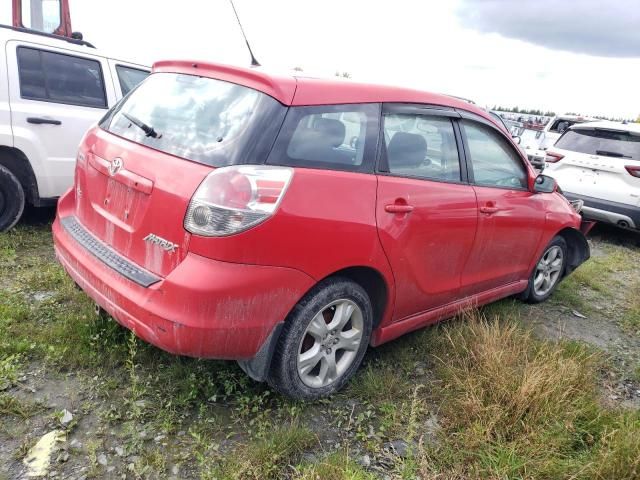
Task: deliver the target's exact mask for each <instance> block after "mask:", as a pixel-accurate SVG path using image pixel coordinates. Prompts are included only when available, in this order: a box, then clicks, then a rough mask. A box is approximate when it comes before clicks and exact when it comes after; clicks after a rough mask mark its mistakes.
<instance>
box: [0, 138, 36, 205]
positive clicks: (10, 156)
mask: <svg viewBox="0 0 640 480" xmlns="http://www.w3.org/2000/svg"><path fill="white" fill-rule="evenodd" d="M0 165H2V166H4V167H5V168H7V169H8V170H9V171H10V172H11V173H13V174H14V175H15V176H16V178H17V179H18V180H19V181H20V184H21V185H22V188H23V190H24V194H25V198H26V201H27V203H30V204H31V205H35V206H39V205H40V195H39V193H38V181H37V179H36V175H35V173H34V171H33V168H32V167H31V163H30V162H29V159H28V158H27V156H26V155H25V154H24V153H23V152H22V151H21V150H19V149H17V148H14V147H7V146H4V145H2V146H0Z"/></svg>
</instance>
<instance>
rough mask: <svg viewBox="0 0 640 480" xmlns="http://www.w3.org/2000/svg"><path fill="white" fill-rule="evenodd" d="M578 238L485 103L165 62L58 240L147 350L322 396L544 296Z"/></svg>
mask: <svg viewBox="0 0 640 480" xmlns="http://www.w3.org/2000/svg"><path fill="white" fill-rule="evenodd" d="M580 228H581V218H580V216H579V215H578V214H577V213H576V211H575V210H573V208H572V206H571V205H570V204H569V202H568V201H567V200H566V199H565V198H564V197H563V196H562V195H560V194H559V193H557V192H556V187H555V183H554V181H553V179H551V178H549V177H545V176H542V175H538V176H536V174H535V173H534V171H533V170H532V169H531V167H530V166H529V164H528V162H527V160H526V158H524V157H523V156H522V155H521V153H520V151H519V150H518V148H517V146H516V145H515V144H514V143H513V141H512V140H511V138H510V137H509V136H508V135H506V134H505V133H504V132H503V131H502V130H501V128H500V127H499V126H498V125H497V124H496V123H495V122H494V121H493V119H492V118H491V116H490V115H489V114H487V113H486V112H484V111H483V110H481V109H479V108H476V107H475V106H473V105H470V104H468V103H465V102H463V101H459V100H456V99H454V98H451V97H447V96H442V95H434V94H430V93H425V92H420V91H414V90H408V89H402V88H394V87H386V86H374V85H366V84H358V83H354V82H350V81H340V80H337V79H336V80H319V79H313V78H304V77H278V76H272V75H269V74H266V73H264V72H263V71H261V70H255V69H243V68H235V67H229V66H223V65H216V64H205V63H194V62H177V61H171V62H159V63H157V64H156V65H155V66H154V69H153V74H152V75H151V76H150V77H149V78H148V79H147V80H145V81H144V82H143V83H142V84H140V86H139V87H138V88H137V89H135V90H134V91H133V92H132V93H131V94H130V95H129V96H128V97H126V98H125V99H124V100H123V101H122V102H121V103H119V104H118V105H117V106H115V107H114V108H113V109H111V110H110V111H109V112H108V113H107V114H106V115H105V117H104V118H103V119H102V120H101V121H100V123H99V125H98V126H96V127H95V128H93V129H92V130H90V131H89V132H88V133H87V134H86V136H85V138H84V139H83V141H82V144H81V146H80V149H79V151H78V158H77V167H76V175H75V185H74V187H73V188H72V189H71V190H69V191H68V192H67V193H66V194H65V195H64V196H63V197H62V198H61V199H60V202H59V205H58V214H57V218H56V220H55V223H54V225H53V233H54V240H55V249H56V254H57V256H58V259H59V260H60V262H61V263H62V265H63V266H64V268H65V269H66V271H67V272H68V273H69V275H70V276H71V277H72V278H73V279H74V280H75V281H76V282H77V283H78V285H79V286H80V287H81V288H82V289H84V290H85V291H86V293H87V294H88V295H89V296H90V297H91V298H92V299H93V300H95V302H96V303H97V304H98V305H99V306H100V307H101V308H102V309H104V310H106V311H107V312H108V313H109V314H110V315H111V316H113V318H115V319H116V320H117V321H118V322H119V323H121V324H122V325H124V326H125V327H127V328H129V329H131V330H133V331H134V332H135V333H136V334H137V335H138V336H139V337H141V338H143V339H144V340H146V341H148V342H150V343H152V344H154V345H156V346H158V347H160V348H162V349H164V350H167V351H169V352H172V353H175V354H180V355H188V356H193V357H207V358H220V359H233V360H237V361H238V362H239V364H240V365H241V367H242V368H243V369H244V370H245V371H246V372H247V374H249V375H250V376H251V377H252V378H254V379H256V380H259V381H264V380H266V381H268V382H269V383H270V384H271V385H272V386H273V387H274V388H275V389H277V390H279V391H280V392H282V393H284V394H286V395H289V396H291V397H294V398H299V399H314V398H318V397H322V396H325V395H328V394H331V393H332V392H335V391H336V390H338V389H339V388H341V387H342V386H343V385H344V384H345V383H346V382H347V381H348V379H349V378H350V377H351V376H352V375H353V374H354V372H355V371H356V369H357V368H358V366H359V365H360V362H361V360H362V357H363V356H364V353H365V350H366V349H367V347H368V346H369V345H372V346H377V345H380V344H382V343H384V342H387V341H389V340H393V339H394V338H397V337H399V336H400V335H402V334H404V333H406V332H409V331H412V330H416V329H418V328H421V327H424V326H425V325H429V324H431V323H434V322H436V321H438V320H441V319H444V318H446V317H451V316H452V315H454V314H456V313H457V312H459V311H460V310H461V309H463V308H465V307H468V306H475V305H482V304H486V303H488V302H492V301H494V300H498V299H500V298H504V297H507V296H510V295H519V296H520V297H521V298H522V299H524V300H527V301H530V302H540V301H543V300H545V299H547V298H548V297H549V296H550V295H551V293H552V292H553V290H554V289H555V288H556V286H557V285H558V282H559V281H560V280H561V279H562V277H563V276H565V275H567V274H568V273H570V272H571V271H572V270H573V269H575V268H576V267H577V266H578V265H580V264H581V263H582V262H583V261H585V260H586V259H587V258H588V257H589V247H588V244H587V242H586V240H585V237H584V235H583V233H582V232H581V230H580Z"/></svg>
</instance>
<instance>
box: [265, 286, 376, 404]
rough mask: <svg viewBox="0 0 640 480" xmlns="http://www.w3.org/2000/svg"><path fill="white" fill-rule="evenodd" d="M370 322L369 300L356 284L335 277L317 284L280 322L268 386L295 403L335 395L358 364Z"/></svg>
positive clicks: (363, 349) (371, 322)
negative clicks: (278, 336) (283, 322)
mask: <svg viewBox="0 0 640 480" xmlns="http://www.w3.org/2000/svg"><path fill="white" fill-rule="evenodd" d="M372 324H373V309H372V307H371V300H370V299H369V296H368V295H367V292H365V290H364V289H363V288H362V287H361V286H360V285H358V284H357V283H355V282H353V281H351V280H348V279H346V278H341V277H335V278H329V279H327V280H324V281H322V282H320V283H319V284H318V285H316V286H315V287H314V288H313V289H312V290H311V291H310V292H309V293H307V294H306V295H305V296H304V297H303V299H302V300H300V301H299V302H298V304H297V305H296V306H295V307H294V309H293V311H292V312H291V313H290V314H289V317H288V318H287V321H286V322H285V325H284V327H283V329H282V333H281V335H280V338H279V339H278V344H277V346H276V350H275V352H274V355H273V360H272V362H271V367H270V373H269V378H268V382H269V385H271V386H272V387H273V388H274V389H275V390H277V391H278V392H280V393H282V394H284V395H288V396H290V397H292V398H295V399H297V400H316V399H318V398H321V397H326V396H328V395H331V394H332V393H335V392H337V391H338V390H340V389H341V388H342V387H343V386H344V385H345V384H346V383H347V382H348V381H349V379H350V378H351V377H352V376H353V374H354V373H355V372H356V370H357V369H358V367H359V366H360V363H361V362H362V358H363V357H364V354H365V352H366V350H367V346H368V344H369V339H370V337H371V328H372ZM341 347H345V348H341Z"/></svg>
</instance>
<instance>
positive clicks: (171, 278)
mask: <svg viewBox="0 0 640 480" xmlns="http://www.w3.org/2000/svg"><path fill="white" fill-rule="evenodd" d="M60 220H61V219H60V217H57V218H56V220H55V222H54V224H53V238H54V245H55V251H56V256H57V258H58V260H59V261H60V263H61V264H62V266H63V267H64V269H65V270H66V271H67V273H68V274H69V275H70V276H71V277H72V278H73V280H75V282H76V283H77V284H78V285H79V286H80V287H81V288H82V289H83V290H84V291H85V292H86V293H87V295H89V297H91V298H92V299H93V300H94V301H95V302H96V303H97V304H98V305H100V306H101V307H102V308H103V309H105V310H106V311H107V312H108V313H109V314H110V315H111V316H112V317H113V318H115V319H116V320H117V321H118V323H120V324H121V325H123V326H124V327H126V328H128V329H130V330H132V331H133V332H134V333H135V334H136V335H137V336H139V337H140V338H142V339H143V340H145V341H147V342H149V343H151V344H153V345H155V346H157V347H159V348H161V349H163V350H166V351H168V352H171V353H174V354H179V355H187V356H191V357H205V358H220V359H230V360H247V359H251V358H253V357H254V356H255V355H256V353H257V352H258V351H259V350H260V348H261V346H262V345H263V343H264V342H265V341H266V340H267V338H268V337H269V335H270V333H271V332H272V330H273V329H274V327H275V326H276V325H277V324H278V323H279V322H282V321H283V320H284V319H285V317H286V316H287V314H288V313H289V311H290V310H291V309H292V308H293V306H294V305H295V304H296V302H297V301H298V300H299V299H300V298H301V297H302V296H303V295H304V293H305V292H306V291H307V290H308V289H309V288H311V286H312V285H313V283H314V281H313V279H312V278H311V277H309V276H307V275H306V274H304V273H302V272H300V271H297V270H294V269H290V268H280V267H270V266H259V265H244V264H234V263H227V262H220V261H216V260H211V259H208V258H204V257H201V256H198V255H195V254H187V256H186V257H185V259H184V260H183V262H182V263H181V264H180V265H179V266H178V267H176V269H175V270H173V272H171V273H170V274H169V275H168V276H167V277H165V278H161V279H160V280H159V281H158V282H156V283H154V284H153V285H150V286H149V287H144V286H142V285H139V284H138V283H135V282H134V281H132V280H130V279H127V278H126V277H124V276H123V275H121V274H120V273H118V272H117V271H116V270H114V269H113V268H111V267H109V266H108V265H107V264H105V263H104V262H102V261H100V260H99V259H98V258H96V257H95V256H94V255H92V254H91V253H89V251H88V250H87V249H86V248H85V247H84V246H82V245H81V244H80V243H78V241H76V239H75V238H73V237H72V236H71V235H70V233H69V232H68V231H67V230H66V229H65V228H64V227H63V226H62V224H61V221H60Z"/></svg>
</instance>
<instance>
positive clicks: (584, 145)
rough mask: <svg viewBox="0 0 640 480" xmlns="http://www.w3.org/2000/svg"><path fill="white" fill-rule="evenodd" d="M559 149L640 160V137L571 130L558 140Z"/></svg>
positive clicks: (590, 130)
mask: <svg viewBox="0 0 640 480" xmlns="http://www.w3.org/2000/svg"><path fill="white" fill-rule="evenodd" d="M555 146H556V147H557V148H562V149H564V150H571V151H573V152H579V153H586V154H589V155H604V156H608V157H619V158H627V159H633V160H640V135H639V134H634V133H631V132H621V131H617V130H602V129H585V128H580V129H576V130H569V131H568V132H566V133H565V134H564V135H563V136H562V137H560V138H559V139H558V141H557V142H556V145H555Z"/></svg>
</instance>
